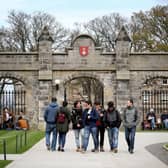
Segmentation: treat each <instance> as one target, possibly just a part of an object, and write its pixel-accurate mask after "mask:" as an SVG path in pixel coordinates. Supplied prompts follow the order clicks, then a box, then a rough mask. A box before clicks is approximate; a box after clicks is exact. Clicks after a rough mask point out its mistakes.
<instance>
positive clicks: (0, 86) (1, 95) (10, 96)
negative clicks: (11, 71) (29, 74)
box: [0, 77, 26, 115]
mask: <svg viewBox="0 0 168 168" xmlns="http://www.w3.org/2000/svg"><path fill="white" fill-rule="evenodd" d="M4 107H7V108H8V109H9V111H10V112H11V113H13V114H14V115H18V114H19V112H20V111H23V113H25V112H26V91H25V88H24V84H23V82H22V81H20V80H18V79H16V78H12V77H1V78H0V115H2V114H3V108H4Z"/></svg>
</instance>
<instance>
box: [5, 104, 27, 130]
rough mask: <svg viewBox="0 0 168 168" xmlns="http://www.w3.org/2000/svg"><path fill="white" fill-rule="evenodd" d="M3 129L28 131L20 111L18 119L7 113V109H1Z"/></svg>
mask: <svg viewBox="0 0 168 168" xmlns="http://www.w3.org/2000/svg"><path fill="white" fill-rule="evenodd" d="M2 119H3V123H2V128H3V129H16V130H22V129H23V130H27V129H29V123H28V120H27V119H26V118H25V116H24V113H23V111H22V110H21V111H20V113H19V115H18V117H16V116H15V115H14V114H13V113H12V112H10V111H9V108H8V107H4V108H3V118H2Z"/></svg>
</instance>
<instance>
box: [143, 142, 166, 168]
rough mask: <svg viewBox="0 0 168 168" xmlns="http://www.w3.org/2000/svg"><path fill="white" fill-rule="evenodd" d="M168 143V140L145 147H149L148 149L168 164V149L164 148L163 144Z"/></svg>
mask: <svg viewBox="0 0 168 168" xmlns="http://www.w3.org/2000/svg"><path fill="white" fill-rule="evenodd" d="M166 143H167V142H165V143H159V144H152V145H149V146H146V147H145V148H146V149H147V151H149V152H150V153H152V154H153V155H154V156H155V157H157V158H158V159H159V160H161V161H162V162H164V163H165V164H166V165H168V151H166V150H165V149H164V148H163V145H164V144H166Z"/></svg>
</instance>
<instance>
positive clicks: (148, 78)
mask: <svg viewBox="0 0 168 168" xmlns="http://www.w3.org/2000/svg"><path fill="white" fill-rule="evenodd" d="M155 79H168V76H167V75H162V74H161V75H160V74H157V75H151V76H150V75H148V76H146V77H145V78H144V79H143V82H142V85H141V86H142V87H143V86H144V85H150V83H151V82H152V81H154V80H155Z"/></svg>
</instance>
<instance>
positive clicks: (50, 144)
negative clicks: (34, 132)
mask: <svg viewBox="0 0 168 168" xmlns="http://www.w3.org/2000/svg"><path fill="white" fill-rule="evenodd" d="M58 107H59V106H58V104H57V99H56V98H55V97H53V98H52V100H51V103H50V104H49V105H48V107H47V108H46V110H45V113H44V121H45V122H46V131H45V134H46V146H47V149H48V150H50V149H51V150H52V151H55V150H56V142H57V130H56V116H57V111H58ZM51 133H52V139H50V135H51Z"/></svg>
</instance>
